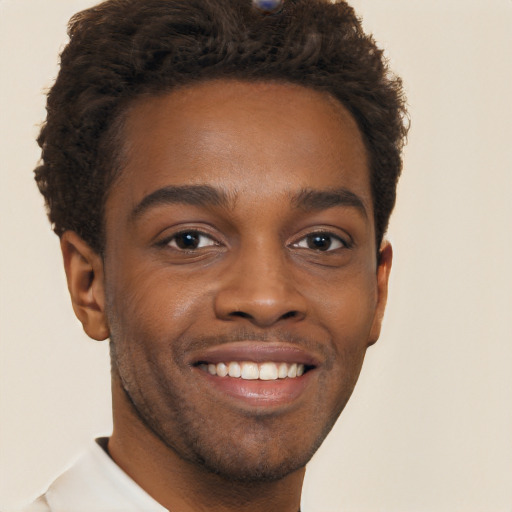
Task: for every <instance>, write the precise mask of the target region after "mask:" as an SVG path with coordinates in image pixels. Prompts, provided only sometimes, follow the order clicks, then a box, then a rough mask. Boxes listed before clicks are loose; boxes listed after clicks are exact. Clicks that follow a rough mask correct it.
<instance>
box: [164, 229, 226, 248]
mask: <svg viewBox="0 0 512 512" xmlns="http://www.w3.org/2000/svg"><path fill="white" fill-rule="evenodd" d="M166 245H168V246H169V247H172V248H174V249H178V250H180V251H195V250H197V249H203V248H204V247H214V246H218V245H219V243H218V242H217V241H216V240H214V239H213V238H212V237H211V236H209V235H207V234H205V233H201V232H200V231H193V230H190V231H181V232H180V233H176V234H175V235H173V236H172V237H170V238H168V239H167V240H166Z"/></svg>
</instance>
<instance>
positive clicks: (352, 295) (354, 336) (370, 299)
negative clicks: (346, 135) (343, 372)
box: [312, 274, 377, 345]
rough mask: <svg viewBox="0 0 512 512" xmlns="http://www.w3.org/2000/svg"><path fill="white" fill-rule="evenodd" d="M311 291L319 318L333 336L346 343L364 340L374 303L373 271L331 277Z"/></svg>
mask: <svg viewBox="0 0 512 512" xmlns="http://www.w3.org/2000/svg"><path fill="white" fill-rule="evenodd" d="M315 295H316V297H315V298H312V300H314V302H315V304H316V305H317V307H316V314H317V315H318V318H319V322H320V323H321V324H322V325H323V326H324V327H325V328H327V329H328V330H329V331H330V332H331V334H332V336H333V338H334V339H335V340H342V341H343V343H345V344H348V345H351V344H361V343H365V342H366V341H367V337H368V336H369V332H370V328H371V325H372V321H373V317H374V315H375V311H376V306H377V282H376V278H375V276H374V275H368V274H366V275H358V276H355V277H354V278H350V277H346V278H344V279H338V280H332V282H330V283H328V284H326V286H325V287H324V289H323V291H321V292H320V293H318V292H317V293H316V294H315Z"/></svg>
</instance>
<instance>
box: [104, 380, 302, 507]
mask: <svg viewBox="0 0 512 512" xmlns="http://www.w3.org/2000/svg"><path fill="white" fill-rule="evenodd" d="M112 397H113V411H114V431H113V434H112V436H111V438H110V440H109V443H108V451H109V454H110V456H111V457H112V459H113V460H114V461H115V462H116V464H117V465H118V466H119V467H120V468H121V469H122V470H123V471H124V472H125V473H126V474H127V475H128V476H130V478H131V479H132V480H134V482H136V483H137V484H138V485H139V486H140V487H141V488H142V489H144V490H145V491H146V492H147V493H148V494H149V495H150V496H152V497H153V498H154V499H155V500H156V501H157V502H158V503H160V504H161V505H162V506H163V507H165V508H166V509H168V510H170V511H178V510H179V511H180V512H192V511H194V512H231V511H235V510H236V511H237V512H253V511H254V512H256V511H258V512H260V511H261V510H279V511H280V512H297V511H298V510H299V508H300V496H301V490H302V483H303V479H304V473H305V469H304V468H302V469H300V470H298V471H295V472H293V473H291V474H289V475H287V476H286V477H284V478H282V479H280V480H277V481H270V482H269V481H264V482H261V481H256V482H235V481H232V480H228V479H226V478H224V477H222V476H221V475H217V474H215V473H212V472H211V471H209V470H207V469H206V468H204V467H203V466H201V465H199V464H196V463H192V462H189V461H187V460H184V459H183V458H182V457H180V456H179V455H178V454H177V453H176V452H175V451H174V450H173V449H172V448H170V447H169V446H167V445H165V444H164V443H163V441H162V440H161V439H160V438H159V437H157V436H156V435H155V434H154V433H153V431H152V430H151V429H150V428H149V427H148V426H147V425H145V424H144V423H143V422H142V420H141V419H140V418H139V416H138V415H137V413H136V412H135V410H134V408H133V405H132V404H131V402H130V400H129V399H128V397H127V396H126V394H125V392H124V390H123V389H122V387H121V385H120V383H119V381H118V380H117V379H116V378H114V379H113V386H112Z"/></svg>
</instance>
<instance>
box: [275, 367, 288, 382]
mask: <svg viewBox="0 0 512 512" xmlns="http://www.w3.org/2000/svg"><path fill="white" fill-rule="evenodd" d="M277 376H278V377H279V378H280V379H286V377H288V365H287V364H286V363H281V364H280V365H279V372H278V374H277Z"/></svg>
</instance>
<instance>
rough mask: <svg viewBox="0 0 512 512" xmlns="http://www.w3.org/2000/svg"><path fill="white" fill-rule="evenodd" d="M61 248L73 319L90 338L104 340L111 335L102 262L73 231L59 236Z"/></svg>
mask: <svg viewBox="0 0 512 512" xmlns="http://www.w3.org/2000/svg"><path fill="white" fill-rule="evenodd" d="M60 247H61V251H62V257H63V259H64V269H65V271H66V278H67V282H68V290H69V294H70V295H71V303H72V305H73V310H74V312H75V315H76V316H77V318H78V320H80V322H81V323H82V325H83V328H84V331H85V332H86V334H87V335H88V336H89V337H91V338H93V339H95V340H98V341H101V340H104V339H106V338H108V337H109V335H110V332H109V328H108V324H107V319H106V315H105V289H104V280H103V277H104V274H103V260H102V258H101V256H100V255H99V254H97V253H96V252H95V251H94V250H93V249H92V248H91V247H90V246H89V245H88V244H87V243H86V242H84V240H82V238H80V237H79V236H78V235H77V234H76V233H75V232H73V231H66V232H65V233H64V234H63V235H62V237H61V240H60Z"/></svg>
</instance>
